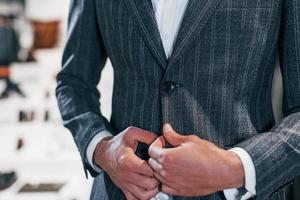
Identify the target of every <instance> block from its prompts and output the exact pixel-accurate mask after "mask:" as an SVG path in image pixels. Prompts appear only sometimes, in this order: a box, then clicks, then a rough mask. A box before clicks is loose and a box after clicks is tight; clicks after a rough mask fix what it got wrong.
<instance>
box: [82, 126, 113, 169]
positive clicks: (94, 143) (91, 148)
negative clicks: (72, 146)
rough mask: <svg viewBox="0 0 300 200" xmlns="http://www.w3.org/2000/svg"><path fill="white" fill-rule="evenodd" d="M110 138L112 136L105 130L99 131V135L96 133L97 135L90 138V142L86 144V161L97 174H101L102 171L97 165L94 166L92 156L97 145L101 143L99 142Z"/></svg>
mask: <svg viewBox="0 0 300 200" xmlns="http://www.w3.org/2000/svg"><path fill="white" fill-rule="evenodd" d="M111 136H113V135H112V134H111V133H110V132H108V131H106V130H103V131H101V132H100V133H98V134H97V135H95V136H94V137H93V138H92V140H91V141H90V143H89V144H88V147H87V149H86V157H87V160H88V162H89V164H90V166H91V167H92V168H93V169H94V170H95V171H96V172H98V173H101V171H102V170H101V169H100V168H99V167H98V166H97V165H95V164H94V162H93V156H94V152H95V149H96V147H97V144H98V143H99V142H101V140H103V139H104V138H106V137H111Z"/></svg>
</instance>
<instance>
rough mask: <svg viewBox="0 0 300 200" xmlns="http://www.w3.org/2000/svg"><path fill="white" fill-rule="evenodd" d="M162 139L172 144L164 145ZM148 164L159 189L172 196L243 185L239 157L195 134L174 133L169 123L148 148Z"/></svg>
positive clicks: (195, 194)
mask: <svg viewBox="0 0 300 200" xmlns="http://www.w3.org/2000/svg"><path fill="white" fill-rule="evenodd" d="M166 142H168V143H169V144H171V145H172V148H165V145H166ZM149 155H150V159H149V161H148V162H149V165H150V166H151V167H152V169H153V170H154V176H155V178H156V179H157V180H158V181H159V182H161V183H162V187H161V190H162V192H165V193H167V194H169V195H174V196H205V195H208V194H211V193H214V192H217V191H222V190H224V189H228V188H241V187H243V185H244V179H245V178H244V176H245V175H244V169H243V164H242V162H241V160H240V158H239V157H238V156H237V155H236V154H235V153H233V152H230V151H226V150H223V149H221V148H219V147H217V146H216V145H214V144H213V143H210V142H209V141H206V140H203V139H201V138H199V137H197V136H195V135H189V136H183V135H180V134H178V133H176V132H175V131H174V130H173V129H172V127H171V125H170V124H165V125H164V127H163V136H161V137H159V138H158V139H157V140H156V141H155V142H154V143H153V144H152V145H151V146H150V148H149Z"/></svg>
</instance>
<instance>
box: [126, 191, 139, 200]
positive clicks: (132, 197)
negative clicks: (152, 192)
mask: <svg viewBox="0 0 300 200" xmlns="http://www.w3.org/2000/svg"><path fill="white" fill-rule="evenodd" d="M123 192H124V194H125V197H126V199H127V200H138V199H137V198H136V197H135V196H133V195H132V194H131V193H130V192H128V191H127V190H124V191H123Z"/></svg>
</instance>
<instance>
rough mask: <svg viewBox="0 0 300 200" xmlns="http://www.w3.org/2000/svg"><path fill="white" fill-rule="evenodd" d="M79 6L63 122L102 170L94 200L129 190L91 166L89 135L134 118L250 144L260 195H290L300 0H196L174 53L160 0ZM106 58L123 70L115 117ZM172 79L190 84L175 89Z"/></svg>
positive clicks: (66, 68) (64, 85)
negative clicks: (279, 113) (166, 39)
mask: <svg viewBox="0 0 300 200" xmlns="http://www.w3.org/2000/svg"><path fill="white" fill-rule="evenodd" d="M71 5H72V6H71V12H70V20H69V34H68V41H67V45H66V48H65V52H64V56H63V68H62V70H61V72H60V73H59V74H58V77H57V80H58V86H57V90H56V91H57V98H58V103H59V107H60V110H61V114H62V118H63V120H64V125H65V126H66V127H67V128H69V129H70V131H71V132H72V134H73V136H74V140H75V142H76V144H77V146H78V149H79V151H80V153H81V156H82V160H83V163H84V166H85V169H87V170H89V171H90V173H91V174H92V175H93V176H96V178H95V182H94V186H93V190H92V195H91V199H92V200H96V199H101V200H117V199H124V195H123V194H122V192H121V191H120V190H119V189H117V187H116V186H115V185H114V184H113V183H112V182H111V180H110V179H109V177H108V176H107V174H105V173H102V174H100V175H99V174H97V173H96V172H95V171H93V170H92V168H91V167H90V166H89V165H88V162H87V161H86V158H85V149H86V147H87V144H88V143H89V141H90V139H91V138H92V137H93V136H94V135H95V134H97V133H98V132H99V131H101V130H104V129H107V130H109V131H111V132H112V133H114V134H117V133H119V132H121V131H122V130H124V129H125V128H127V127H128V126H137V127H140V128H143V129H147V130H151V131H153V132H155V133H157V134H158V135H160V134H161V127H162V124H163V123H164V122H170V123H171V124H172V125H173V127H174V128H175V129H176V130H177V131H178V132H179V133H182V134H196V135H198V136H199V137H201V138H203V139H207V140H209V141H211V142H213V143H215V144H217V145H219V146H220V147H222V148H231V147H234V146H238V147H242V148H244V149H246V150H247V151H248V153H249V154H250V155H251V157H252V159H253V161H254V164H255V168H256V173H257V197H256V199H259V200H260V199H268V198H269V199H275V200H277V199H278V200H282V199H284V188H285V186H286V185H287V184H289V183H290V182H291V181H292V180H293V179H294V177H295V176H296V175H298V174H300V109H299V108H300V66H299V64H300V40H299V38H300V30H299V29H300V1H298V0H190V2H189V5H188V7H187V10H186V14H185V17H184V19H183V22H182V25H181V28H180V31H179V33H178V37H177V40H176V42H175V45H174V50H173V54H172V56H171V58H170V59H169V60H167V58H166V56H165V53H164V49H163V45H162V42H161V40H160V35H159V31H158V29H157V26H156V22H155V17H154V12H153V10H152V9H151V6H152V5H151V1H149V0H122V1H121V0H73V1H72V4H71ZM278 55H279V57H280V63H281V70H282V73H283V87H284V101H283V111H284V115H285V118H284V119H283V120H282V121H281V122H280V123H279V124H277V125H275V120H274V117H273V111H272V104H271V87H272V77H273V72H274V68H275V61H276V58H277V56H278ZM107 57H109V58H110V60H111V62H112V65H113V67H114V77H115V79H114V92H113V102H112V116H111V119H110V120H109V121H108V120H107V119H105V118H104V117H103V116H102V115H101V112H100V110H99V97H100V94H99V93H98V91H97V89H96V85H97V83H98V82H99V79H100V72H101V70H102V68H103V66H104V64H105V61H106V59H107ZM166 81H176V82H179V83H180V84H181V85H182V87H180V88H177V89H175V90H174V91H173V93H172V94H167V93H166V92H164V90H163V89H162V85H163V83H164V82H166ZM103 95H105V94H103ZM138 151H139V152H140V153H142V152H146V151H147V150H146V149H145V148H143V147H139V148H138ZM195 156H197V155H195ZM199 156H201V155H199ZM194 170H197V169H196V168H195V169H194ZM174 199H175V200H190V199H191V200H200V199H201V200H202V199H205V200H212V199H221V197H220V196H219V194H217V193H216V194H212V195H209V196H206V197H193V198H184V197H174Z"/></svg>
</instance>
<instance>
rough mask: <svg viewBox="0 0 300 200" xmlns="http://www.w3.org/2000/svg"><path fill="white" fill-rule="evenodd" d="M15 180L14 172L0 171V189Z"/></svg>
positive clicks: (5, 187)
mask: <svg viewBox="0 0 300 200" xmlns="http://www.w3.org/2000/svg"><path fill="white" fill-rule="evenodd" d="M16 180H17V174H16V173H15V172H8V173H2V172H0V191H1V190H5V189H7V188H9V187H10V186H12V184H14V183H15V182H16Z"/></svg>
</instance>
